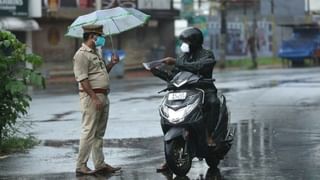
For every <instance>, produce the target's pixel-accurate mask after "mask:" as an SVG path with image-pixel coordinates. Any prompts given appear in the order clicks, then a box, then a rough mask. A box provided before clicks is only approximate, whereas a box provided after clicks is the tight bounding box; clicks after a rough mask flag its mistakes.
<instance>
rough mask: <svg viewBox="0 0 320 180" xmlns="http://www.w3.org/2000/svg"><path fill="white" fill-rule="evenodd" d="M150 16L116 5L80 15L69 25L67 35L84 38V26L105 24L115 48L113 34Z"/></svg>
mask: <svg viewBox="0 0 320 180" xmlns="http://www.w3.org/2000/svg"><path fill="white" fill-rule="evenodd" d="M149 18H150V16H149V15H147V14H144V13H143V12H141V11H138V10H137V9H134V8H122V7H116V8H112V9H104V10H97V11H94V12H92V13H89V14H86V15H83V16H79V17H78V18H77V19H76V20H75V21H74V22H73V23H72V24H71V25H70V26H69V27H68V32H67V33H66V36H69V37H75V38H82V36H83V29H82V26H84V25H89V24H98V25H103V32H104V34H105V35H109V36H110V40H111V45H112V49H114V48H113V42H112V37H111V35H115V34H119V33H122V32H125V31H128V30H130V29H133V28H135V27H138V26H141V25H143V24H145V23H146V22H147V20H148V19H149Z"/></svg>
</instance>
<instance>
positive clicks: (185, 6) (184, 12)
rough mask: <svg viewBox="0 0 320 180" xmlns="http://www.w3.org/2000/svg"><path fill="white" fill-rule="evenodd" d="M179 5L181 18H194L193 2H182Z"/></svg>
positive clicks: (189, 0)
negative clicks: (180, 6)
mask: <svg viewBox="0 0 320 180" xmlns="http://www.w3.org/2000/svg"><path fill="white" fill-rule="evenodd" d="M181 5H182V8H181V17H182V18H185V19H189V18H191V17H193V16H194V9H193V0H182V1H181Z"/></svg>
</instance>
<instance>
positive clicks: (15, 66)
mask: <svg viewBox="0 0 320 180" xmlns="http://www.w3.org/2000/svg"><path fill="white" fill-rule="evenodd" d="M26 63H30V64H32V65H33V67H34V68H33V69H28V68H26ZM41 63H42V59H41V57H40V56H37V55H35V54H27V53H26V45H25V44H23V43H21V42H20V41H18V40H17V39H16V37H15V36H14V35H13V34H12V33H10V32H8V31H0V78H1V80H0V147H1V146H2V144H3V140H4V139H8V138H9V137H10V136H11V135H12V134H13V133H12V131H15V130H16V129H15V124H16V122H17V119H19V118H21V117H22V116H24V115H26V114H27V108H28V107H29V102H30V101H31V97H30V96H29V95H28V94H27V90H28V85H36V86H40V87H44V86H45V83H44V78H43V77H42V75H41V74H40V73H38V72H36V71H35V69H36V68H37V67H39V66H40V65H41Z"/></svg>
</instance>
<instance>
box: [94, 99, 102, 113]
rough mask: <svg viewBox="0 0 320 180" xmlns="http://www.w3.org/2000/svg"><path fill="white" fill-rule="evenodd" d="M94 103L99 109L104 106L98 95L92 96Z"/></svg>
mask: <svg viewBox="0 0 320 180" xmlns="http://www.w3.org/2000/svg"><path fill="white" fill-rule="evenodd" d="M92 101H93V103H94V105H95V106H96V110H97V111H101V110H102V108H103V104H102V102H101V101H100V99H99V98H98V97H94V98H92Z"/></svg>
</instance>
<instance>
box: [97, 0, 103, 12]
mask: <svg viewBox="0 0 320 180" xmlns="http://www.w3.org/2000/svg"><path fill="white" fill-rule="evenodd" d="M101 9H102V0H96V10H101Z"/></svg>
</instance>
